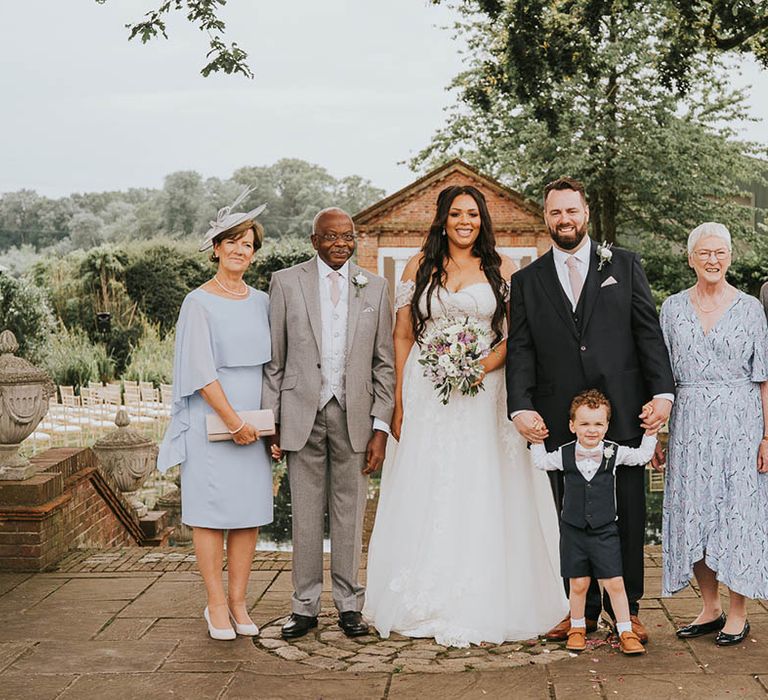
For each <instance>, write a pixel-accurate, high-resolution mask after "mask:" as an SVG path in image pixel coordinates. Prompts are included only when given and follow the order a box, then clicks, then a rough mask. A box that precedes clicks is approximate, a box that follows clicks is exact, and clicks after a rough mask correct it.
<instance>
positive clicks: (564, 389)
mask: <svg viewBox="0 0 768 700" xmlns="http://www.w3.org/2000/svg"><path fill="white" fill-rule="evenodd" d="M589 245H590V246H591V252H590V256H589V260H590V262H589V273H588V274H587V277H586V280H585V281H584V287H583V290H582V292H581V296H580V298H579V303H578V305H577V307H576V311H575V312H573V311H572V306H571V302H570V301H569V299H568V297H567V296H566V294H565V292H564V291H563V288H562V285H561V284H560V280H559V278H558V276H557V272H556V270H555V263H554V258H553V255H552V251H551V250H550V251H549V252H547V253H546V254H545V255H543V256H542V257H541V258H539V259H538V260H536V261H535V262H533V263H531V264H530V265H528V266H527V267H525V268H524V269H522V270H520V271H519V272H517V273H516V274H514V275H513V276H512V281H511V300H510V306H511V309H510V327H509V338H508V340H507V366H506V371H507V377H506V378H507V409H508V411H509V413H510V414H511V413H513V412H515V411H521V410H535V411H538V412H539V414H541V416H542V418H543V419H544V422H545V423H546V425H547V428H548V429H549V437H548V438H547V440H546V446H547V450H556V449H557V448H558V447H559V446H560V445H563V444H564V443H566V442H570V441H571V440H572V439H573V435H572V434H571V432H570V431H569V429H568V410H569V407H570V403H571V400H572V399H573V397H574V396H576V394H578V393H579V392H581V391H584V390H585V389H592V388H594V389H599V390H600V391H602V392H603V393H604V394H605V395H606V396H607V397H608V398H609V399H610V401H611V404H612V409H613V412H612V417H611V422H610V429H609V430H608V436H607V437H608V439H609V440H613V441H615V442H618V443H621V444H625V445H630V446H636V445H638V444H639V442H640V439H641V438H642V432H643V431H642V429H641V427H640V419H639V418H638V416H639V414H640V412H641V410H642V406H643V404H644V403H645V402H646V401H648V400H649V399H651V398H652V397H653V396H655V395H658V394H672V393H674V390H675V383H674V379H673V377H672V369H671V367H670V364H669V356H668V354H667V349H666V346H665V345H664V339H663V337H662V334H661V328H660V327H659V321H658V316H657V314H656V308H655V306H654V303H653V299H652V297H651V290H650V288H649V286H648V280H647V278H646V276H645V273H644V272H643V269H642V267H641V265H640V260H639V258H638V256H637V255H636V254H634V253H631V252H629V251H626V250H621V249H613V258H612V260H611V262H610V263H606V264H604V265H603V269H602V270H599V271H598V269H597V267H598V256H597V254H596V245H595V243H594V242H593V241H590V242H589ZM611 278H613V280H615V283H611ZM606 282H608V284H607V285H606V286H603V284H604V283H606ZM550 477H551V478H552V488H553V492H554V495H555V500H556V502H557V506H558V511H559V510H560V506H561V500H562V478H563V475H562V472H550ZM616 499H617V510H618V524H619V534H620V537H621V545H622V547H621V548H622V557H623V565H624V582H625V585H626V589H627V597H628V598H629V605H630V611H631V613H632V614H637V609H638V603H637V601H638V600H639V599H640V598H642V596H643V543H644V535H645V482H644V470H643V469H638V468H637V467H626V466H620V467H618V468H617V473H616ZM592 583H593V585H592V587H591V588H590V592H589V594H588V596H587V610H586V612H587V617H588V618H590V619H597V617H598V616H599V613H600V594H599V588H598V587H597V583H596V582H595V581H593V582H592ZM606 607H607V608H608V609H609V611H610V607H609V604H608V603H607V597H606Z"/></svg>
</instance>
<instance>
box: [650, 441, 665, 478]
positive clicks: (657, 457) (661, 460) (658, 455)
mask: <svg viewBox="0 0 768 700" xmlns="http://www.w3.org/2000/svg"><path fill="white" fill-rule="evenodd" d="M666 463H667V455H666V454H665V453H664V448H663V447H662V446H661V443H660V442H657V443H656V449H655V450H654V451H653V457H651V469H653V471H655V472H663V471H664V466H665V465H666Z"/></svg>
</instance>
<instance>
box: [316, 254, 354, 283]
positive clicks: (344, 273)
mask: <svg viewBox="0 0 768 700" xmlns="http://www.w3.org/2000/svg"><path fill="white" fill-rule="evenodd" d="M315 257H316V258H317V271H318V272H319V273H320V279H325V278H326V277H328V275H330V274H331V272H338V273H339V274H340V275H341V277H342V278H343V279H345V280H346V279H347V278H348V277H349V260H347V262H345V263H344V264H343V265H342V266H341V267H340V268H339V269H338V270H334V269H333V268H332V267H331V266H330V265H328V264H326V263H325V262H323V260H322V259H321V258H320V256H319V255H316V256H315Z"/></svg>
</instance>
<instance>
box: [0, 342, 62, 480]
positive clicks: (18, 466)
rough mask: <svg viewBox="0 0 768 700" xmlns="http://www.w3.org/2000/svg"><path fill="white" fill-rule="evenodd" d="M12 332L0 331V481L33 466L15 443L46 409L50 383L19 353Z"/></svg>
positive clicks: (28, 472)
mask: <svg viewBox="0 0 768 700" xmlns="http://www.w3.org/2000/svg"><path fill="white" fill-rule="evenodd" d="M18 349H19V344H18V342H16V336H15V335H14V334H13V333H12V332H11V331H9V330H5V331H3V332H2V333H0V481H6V480H10V479H27V478H29V477H30V476H32V475H33V474H34V473H35V468H34V467H33V466H32V465H31V464H30V463H29V462H28V461H27V460H26V459H24V458H23V457H22V456H21V455H20V454H19V446H20V445H21V443H22V442H23V441H24V440H25V439H26V438H28V437H29V436H30V435H31V434H32V433H33V432H34V430H35V428H37V426H38V424H39V423H40V421H41V420H42V419H43V417H44V416H45V414H46V413H48V399H49V398H50V397H51V396H53V392H54V386H53V382H51V379H50V377H49V376H48V375H47V374H46V373H45V372H44V371H43V370H41V369H38V368H37V367H35V366H33V365H32V364H30V363H29V362H27V361H26V360H25V359H24V358H22V357H16V355H15V354H14V353H15V352H16V351H17V350H18Z"/></svg>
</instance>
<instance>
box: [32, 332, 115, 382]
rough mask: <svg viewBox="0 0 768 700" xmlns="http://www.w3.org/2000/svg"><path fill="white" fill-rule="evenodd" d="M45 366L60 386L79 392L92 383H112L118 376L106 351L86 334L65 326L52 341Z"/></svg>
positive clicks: (47, 345)
mask: <svg viewBox="0 0 768 700" xmlns="http://www.w3.org/2000/svg"><path fill="white" fill-rule="evenodd" d="M42 365H43V367H44V368H45V370H46V371H47V372H48V374H49V375H50V376H51V378H52V379H53V381H54V382H56V384H64V385H65V386H74V387H75V388H76V389H77V390H79V388H80V387H81V386H85V385H86V384H87V383H88V382H89V381H108V380H110V379H112V378H113V375H114V365H113V364H112V360H111V358H110V357H109V355H108V354H107V350H106V348H105V347H104V346H103V345H102V344H101V343H92V342H91V341H90V339H89V338H88V336H87V335H86V334H85V332H83V331H81V330H79V329H76V328H73V329H68V328H66V327H65V326H64V325H63V324H61V325H59V328H58V330H57V331H56V332H54V333H52V334H51V336H50V337H49V338H48V342H47V343H46V347H45V351H44V356H43V362H42Z"/></svg>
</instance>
